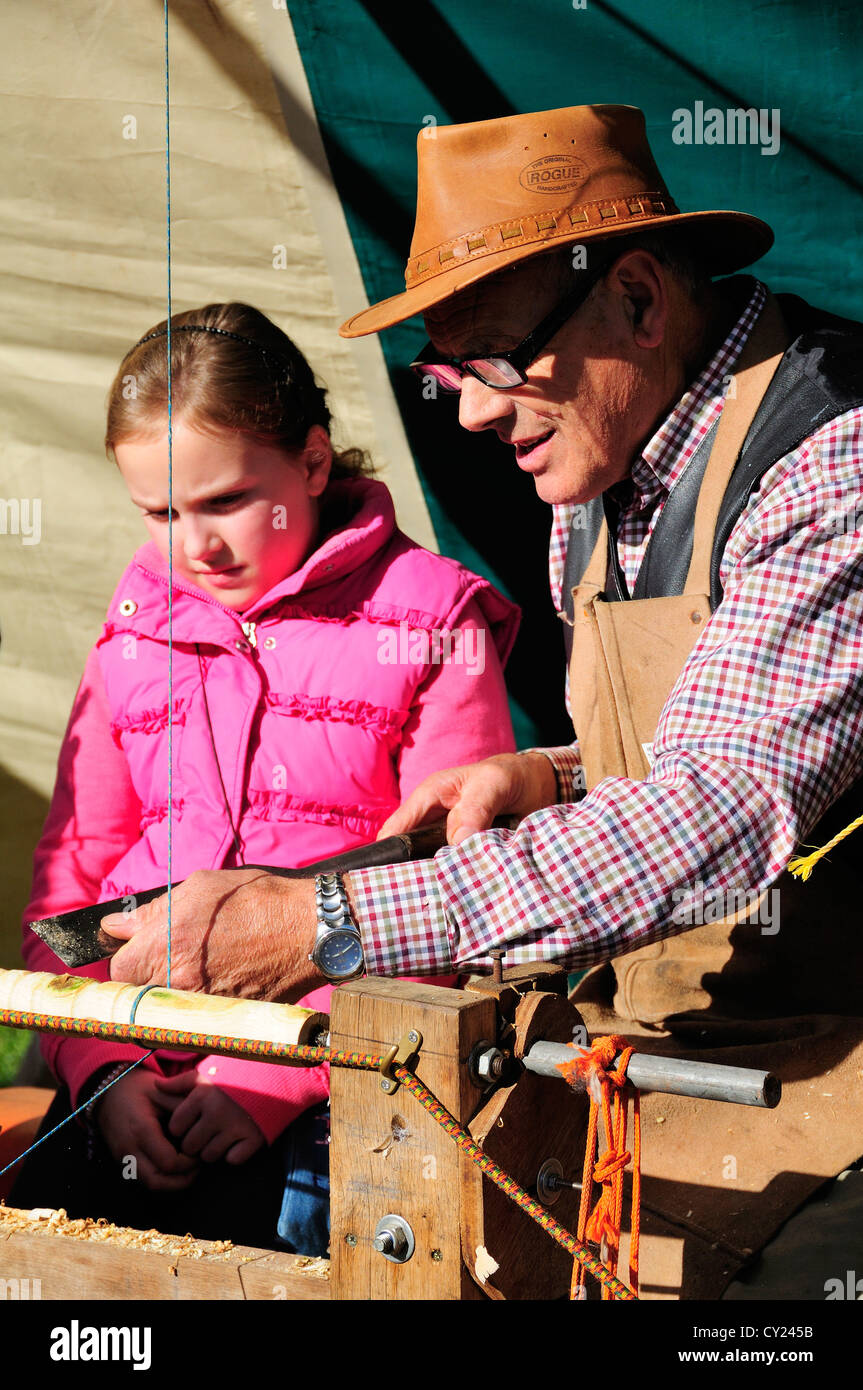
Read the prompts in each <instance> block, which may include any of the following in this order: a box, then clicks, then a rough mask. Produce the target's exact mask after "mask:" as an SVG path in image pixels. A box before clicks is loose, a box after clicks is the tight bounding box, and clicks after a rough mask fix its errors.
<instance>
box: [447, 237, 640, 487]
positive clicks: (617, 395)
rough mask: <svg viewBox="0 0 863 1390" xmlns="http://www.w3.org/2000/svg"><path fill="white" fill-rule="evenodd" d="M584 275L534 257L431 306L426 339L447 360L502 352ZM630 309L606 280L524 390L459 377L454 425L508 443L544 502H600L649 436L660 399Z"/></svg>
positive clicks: (546, 352) (613, 281)
mask: <svg viewBox="0 0 863 1390" xmlns="http://www.w3.org/2000/svg"><path fill="white" fill-rule="evenodd" d="M587 273H588V272H586V271H580V272H575V271H573V272H570V271H568V269H567V262H566V260H565V258H564V259H563V261H562V260H561V258H560V257H545V256H541V257H538V258H536V259H535V260H531V261H528V262H527V263H526V264H525V265H524V266H520V267H519V268H518V269H517V270H515V271H511V272H509V273H508V274H505V275H501V276H495V277H490V278H489V279H488V280H485V281H482V282H480V284H479V285H477V286H476V287H475V288H472V289H468V290H465V291H464V292H462V293H461V294H458V295H456V296H455V297H454V298H453V299H451V300H448V301H446V302H445V303H444V304H442V305H438V306H436V307H435V308H434V309H433V310H430V311H429V313H428V315H427V316H426V328H427V331H428V333H429V336H430V338H431V341H432V343H433V344H434V346H435V348H436V349H437V351H439V352H440V353H441V354H442V355H443V356H447V357H466V356H479V355H481V354H489V353H492V352H504V351H507V350H509V349H512V348H514V347H516V346H517V345H518V344H519V343H520V342H521V341H522V340H523V339H524V338H525V337H527V335H528V334H529V333H530V332H531V331H532V330H533V329H534V328H535V327H536V326H537V324H538V323H539V322H540V321H541V320H542V318H543V317H544V316H545V315H546V314H548V313H549V312H550V310H551V309H553V308H554V306H555V305H556V304H557V303H558V302H559V301H560V300H561V299H562V298H563V297H564V295H565V294H566V293H567V291H568V290H569V289H571V288H573V287H574V285H575V284H576V283H577V280H576V279H575V276H577V275H579V274H580V275H585V274H587ZM609 285H610V286H611V288H609ZM636 297H637V295H636ZM634 307H635V301H634V300H632V299H630V298H628V296H627V294H626V285H625V284H624V282H623V281H620V280H619V279H618V277H617V276H616V275H614V274H610V275H609V276H606V277H603V279H601V280H600V282H599V284H598V285H597V287H596V288H595V289H594V290H593V292H592V293H591V295H590V296H589V298H588V300H587V301H586V303H585V304H583V305H582V306H581V308H579V309H578V310H577V311H576V313H575V314H574V315H573V317H572V318H571V319H569V320H568V322H567V323H565V324H564V326H563V328H562V329H561V330H560V331H559V332H558V333H557V334H556V336H555V337H554V338H553V339H552V340H551V341H550V342H549V343H548V344H547V346H546V347H545V348H543V350H542V352H541V354H540V355H539V357H537V358H536V360H535V361H534V362H533V363H532V364H531V366H530V367H529V368H528V372H527V375H528V380H527V383H526V384H525V385H523V386H518V387H511V388H507V389H506V390H503V391H497V390H493V389H492V388H491V387H488V386H484V385H483V384H482V382H480V381H477V380H476V379H475V378H474V377H472V376H470V375H466V376H465V377H464V380H463V382H462V389H461V398H460V405H459V421H460V423H461V424H462V425H463V426H464V428H465V429H468V430H486V429H493V430H494V431H495V432H496V434H497V435H498V436H499V437H500V438H501V439H502V440H503V441H504V443H506V444H512V445H513V447H514V448H515V460H516V463H517V465H518V467H519V468H521V469H523V470H524V472H526V473H530V474H531V475H532V477H533V479H534V482H535V484H536V490H537V494H538V495H539V496H540V497H541V498H542V499H543V501H545V502H549V503H559V502H585V501H588V500H589V499H590V498H592V497H597V496H598V495H599V494H600V493H601V492H602V491H603V490H604V489H605V488H607V487H610V486H611V485H612V484H613V483H615V482H618V481H619V480H620V479H621V478H624V477H625V476H626V475H627V474H628V472H629V470H630V466H631V462H632V458H633V455H634V452H635V451H636V449H637V447H638V445H639V443H640V442H641V441H642V440H643V439H644V438H645V437H646V435H647V434H648V433H649V430H650V426H651V424H652V422H653V420H654V419H655V416H656V401H655V398H654V393H653V392H651V391H648V390H646V389H645V388H646V386H647V384H648V367H649V363H648V362H647V360H646V357H645V353H644V351H643V349H641V348H640V347H639V346H638V344H637V342H636V340H635V337H634V332H633V310H634Z"/></svg>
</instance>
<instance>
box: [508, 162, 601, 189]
mask: <svg viewBox="0 0 863 1390" xmlns="http://www.w3.org/2000/svg"><path fill="white" fill-rule="evenodd" d="M586 178H587V169H586V168H585V166H584V165H583V164H582V162H581V160H580V159H576V158H575V155H571V154H547V155H545V156H544V157H543V158H542V159H535V160H534V161H533V163H532V164H528V165H526V166H525V168H524V169H522V171H521V173H520V174H519V176H518V181H519V183H520V184H521V186H522V188H526V189H527V191H528V192H529V193H559V192H560V189H561V186H562V185H563V184H567V185H568V186H569V187H570V188H572V187H575V185H576V184H582V183H584V181H585V179H586Z"/></svg>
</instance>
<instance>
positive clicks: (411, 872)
mask: <svg viewBox="0 0 863 1390" xmlns="http://www.w3.org/2000/svg"><path fill="white" fill-rule="evenodd" d="M861 462H863V411H861V410H854V411H851V412H848V413H847V414H846V415H844V416H841V417H839V418H838V419H837V420H834V421H832V422H830V423H829V424H828V425H827V426H825V427H824V428H823V429H822V430H820V431H818V432H817V434H815V435H813V436H812V437H811V438H810V439H808V440H806V441H804V443H803V444H802V445H801V446H800V447H799V448H798V449H797V450H795V451H794V452H793V453H792V454H789V455H787V456H786V458H784V459H781V460H779V461H778V462H777V463H776V464H775V465H774V466H773V467H772V468H771V469H770V470H769V472H768V473H767V474H766V475H765V477H764V478H763V479H762V482H761V486H760V488H759V490H758V491H757V493H756V494H755V495H754V497H753V498H752V499H751V501H750V503H749V506H748V507H747V508H746V510H745V511H744V514H743V515H742V517H741V518H740V519H739V521H738V523H737V525H736V526H735V528H734V531H733V532H732V535H731V538H730V540H729V543H728V545H727V547H726V551H725V555H724V557H723V564H722V575H721V578H722V583H723V590H724V597H723V601H722V602H721V604H720V605H719V607H718V608H717V609H716V611H715V612H714V614H713V615H712V617H711V620H710V622H709V623H708V624H707V625H706V627H705V629H704V631H703V633H702V635H701V637H700V639H699V641H698V643H697V644H696V646H695V647H694V649H693V650H692V652H691V654H690V656H689V659H688V660H687V662H686V663H685V665H684V668H683V670H682V671H681V674H680V676H679V678H678V680H677V683H676V684H675V686H674V689H673V690H672V692H671V694H670V696H669V699H668V701H667V703H666V705H665V707H664V709H663V711H662V714H661V716H660V720H659V723H658V726H657V730H656V737H655V739H654V750H653V751H654V764H653V767H652V769H651V771H650V774H649V775H648V777H647V778H645V780H644V781H638V782H637V781H631V780H629V779H627V778H607V779H606V780H604V781H603V782H601V783H600V784H599V786H597V787H595V788H593V790H592V791H591V792H590V793H588V795H587V796H585V797H584V798H583V800H581V801H580V802H579V803H578V804H576V805H560V806H555V807H550V808H547V809H545V810H542V811H538V812H536V813H535V814H533V815H532V816H528V817H527V818H526V819H525V820H524V821H523V822H522V823H521V825H520V826H519V828H518V829H517V830H516V831H512V832H509V831H503V830H492V831H487V832H485V833H483V834H480V835H475V836H471V837H470V839H468V840H465V841H463V842H462V844H461V845H459V846H457V847H452V846H449V847H447V848H445V849H443V850H441V851H440V852H439V853H438V854H437V856H436V857H435V859H434V860H433V861H431V862H429V863H426V864H419V865H418V864H413V865H404V866H396V867H393V868H391V869H376V870H368V869H367V870H362V871H361V872H359V873H355V874H352V875H351V876H350V881H351V891H352V894H353V897H354V902H355V906H356V910H357V914H358V918H359V920H360V923H361V928H362V932H363V939H364V944H365V949H366V957H367V960H368V961H369V962H374V965H372V964H370V969H372V968H375V969H377V968H380V969H382V970H384V971H385V972H387V973H390V972H393V973H396V972H405V971H407V970H408V969H409V968H410V967H411V966H413V967H414V968H415V969H416V968H423V969H435V970H444V969H447V968H458V969H464V968H468V967H471V966H476V965H480V964H487V963H488V954H487V953H488V950H489V947H490V946H491V945H493V944H495V945H502V946H505V947H506V948H507V953H508V959H509V960H510V961H511V962H512V963H516V962H519V961H522V960H526V959H545V960H557V961H560V962H563V963H566V964H567V965H569V966H571V967H574V968H579V967H582V966H587V965H591V964H593V963H595V962H596V961H599V960H602V959H605V958H607V957H609V956H612V955H617V954H620V953H622V952H627V951H631V950H634V949H636V948H637V947H640V946H643V945H646V944H647V943H649V942H651V941H656V940H660V939H662V938H663V937H666V936H671V935H674V934H676V933H677V932H679V931H681V930H684V929H685V927H684V926H681V925H680V924H679V919H678V920H677V921H676V920H675V915H674V904H675V903H676V902H677V901H679V899H678V897H677V896H676V895H677V893H679V891H680V890H684V891H685V890H691V889H693V888H694V887H695V886H697V885H698V884H699V883H700V884H702V885H705V884H706V885H709V886H710V887H711V888H715V889H722V890H728V889H733V890H738V891H740V890H742V891H745V892H755V893H759V892H761V891H762V890H763V889H764V888H766V887H768V886H769V885H770V884H771V883H772V882H774V881H775V879H776V878H777V877H778V875H779V873H780V872H781V871H782V869H783V868H784V867H785V865H786V864H787V862H788V859H789V857H790V855H791V853H792V852H793V849H794V846H795V844H796V843H797V842H798V841H800V840H805V839H806V837H807V836H808V834H809V832H810V831H811V829H812V828H813V826H814V825H815V824H816V822H817V821H818V820H819V819H820V817H821V816H822V815H823V814H824V812H825V811H826V810H827V809H828V807H829V806H830V805H831V804H832V803H833V802H834V801H835V800H836V799H837V798H838V797H839V796H840V795H841V794H842V793H843V792H844V791H846V790H847V789H848V788H849V787H850V786H851V785H853V783H854V782H855V781H856V780H857V779H858V778H859V777H860V775H861V771H863V743H861V740H860V737H859V731H860V727H861V722H863V659H861V658H863V638H861V634H863V534H861V531H863V501H861V497H860V475H861Z"/></svg>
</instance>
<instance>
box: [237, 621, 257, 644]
mask: <svg viewBox="0 0 863 1390" xmlns="http://www.w3.org/2000/svg"><path fill="white" fill-rule="evenodd" d="M240 626H241V627H242V629H243V632H244V633H245V634H246V636H247V637H248V639H249V646H250V647H256V646H257V645H258V639H257V637H256V636H255V624H254V623H241V624H240Z"/></svg>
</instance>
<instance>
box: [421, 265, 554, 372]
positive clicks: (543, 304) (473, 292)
mask: <svg viewBox="0 0 863 1390" xmlns="http://www.w3.org/2000/svg"><path fill="white" fill-rule="evenodd" d="M558 279H559V274H555V271H554V268H553V267H550V266H549V264H548V258H546V257H541V258H538V259H537V260H536V261H533V262H531V264H530V265H523V266H517V267H516V268H515V269H514V270H509V271H503V272H502V273H501V274H499V275H492V276H489V277H488V279H486V280H480V281H479V282H478V283H477V284H476V285H471V286H469V287H468V289H466V290H462V291H461V293H459V294H456V295H453V297H452V299H447V300H445V301H444V302H443V303H442V304H436V305H434V306H433V308H431V309H429V310H428V311H427V312H426V314H425V326H426V332H427V333H428V335H429V338H430V339H431V341H432V343H433V344H434V346H435V348H436V349H437V350H438V351H439V352H440V353H442V354H443V355H445V356H447V357H460V356H463V355H466V354H468V353H477V354H478V353H482V352H488V351H489V350H491V349H492V348H496V349H498V350H499V351H505V350H506V349H507V348H510V347H515V346H516V344H518V343H519V342H521V340H522V339H523V338H525V337H526V336H527V334H528V333H530V332H531V330H532V329H533V328H534V327H535V326H536V323H537V321H538V320H539V319H540V318H541V317H542V316H543V314H544V313H545V312H546V311H547V309H548V308H550V307H551V305H552V304H553V303H554V300H555V298H556V284H557V280H558Z"/></svg>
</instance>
